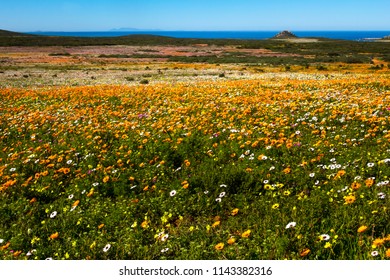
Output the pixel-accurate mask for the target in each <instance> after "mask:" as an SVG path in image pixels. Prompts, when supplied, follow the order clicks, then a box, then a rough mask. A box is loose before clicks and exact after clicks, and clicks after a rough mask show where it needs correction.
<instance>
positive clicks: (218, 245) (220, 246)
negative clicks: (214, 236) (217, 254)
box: [214, 242, 225, 251]
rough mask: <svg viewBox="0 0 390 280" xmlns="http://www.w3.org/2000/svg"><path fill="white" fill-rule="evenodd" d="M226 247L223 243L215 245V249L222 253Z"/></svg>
mask: <svg viewBox="0 0 390 280" xmlns="http://www.w3.org/2000/svg"><path fill="white" fill-rule="evenodd" d="M224 246H225V244H223V243H222V242H220V243H218V244H217V245H215V247H214V248H215V249H216V250H218V251H221V250H222V249H223V247H224Z"/></svg>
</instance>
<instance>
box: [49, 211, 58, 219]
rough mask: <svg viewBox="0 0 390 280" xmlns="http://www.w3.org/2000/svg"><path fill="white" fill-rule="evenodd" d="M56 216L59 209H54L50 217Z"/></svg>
mask: <svg viewBox="0 0 390 280" xmlns="http://www.w3.org/2000/svg"><path fill="white" fill-rule="evenodd" d="M55 216H57V211H53V212H52V213H51V214H50V218H51V219H53V218H54V217H55Z"/></svg>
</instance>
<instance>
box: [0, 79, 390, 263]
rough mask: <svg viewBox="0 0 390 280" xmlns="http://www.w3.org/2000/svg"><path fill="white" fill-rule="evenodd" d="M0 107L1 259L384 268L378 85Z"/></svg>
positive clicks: (10, 100)
mask: <svg viewBox="0 0 390 280" xmlns="http://www.w3.org/2000/svg"><path fill="white" fill-rule="evenodd" d="M0 100H1V102H0V259H73V260H78V259H159V260H162V259H278V260H280V259H388V258H390V223H389V211H390V203H389V189H390V178H389V177H390V122H389V116H390V80H389V79H388V76H386V75H382V76H381V75H379V74H375V73H362V74H340V75H337V76H331V75H330V76H329V75H321V78H319V76H318V75H315V74H301V75H297V74H294V73H283V74H280V75H279V76H278V75H276V76H275V77H274V78H266V79H241V80H229V79H224V80H222V79H221V80H214V81H198V82H191V83H187V82H178V83H164V82H160V83H153V84H149V85H93V86H73V87H71V86H56V87H42V88H39V87H26V88H22V87H18V88H13V87H4V88H1V89H0Z"/></svg>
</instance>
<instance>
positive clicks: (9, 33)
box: [0, 29, 35, 37]
mask: <svg viewBox="0 0 390 280" xmlns="http://www.w3.org/2000/svg"><path fill="white" fill-rule="evenodd" d="M30 36H35V35H31V34H25V33H19V32H13V31H8V30H3V29H0V37H30Z"/></svg>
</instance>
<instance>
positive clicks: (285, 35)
mask: <svg viewBox="0 0 390 280" xmlns="http://www.w3.org/2000/svg"><path fill="white" fill-rule="evenodd" d="M292 38H298V36H297V35H295V34H293V33H292V32H290V31H287V30H284V31H282V32H280V33H278V34H276V35H275V36H274V37H272V38H271V39H292Z"/></svg>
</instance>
